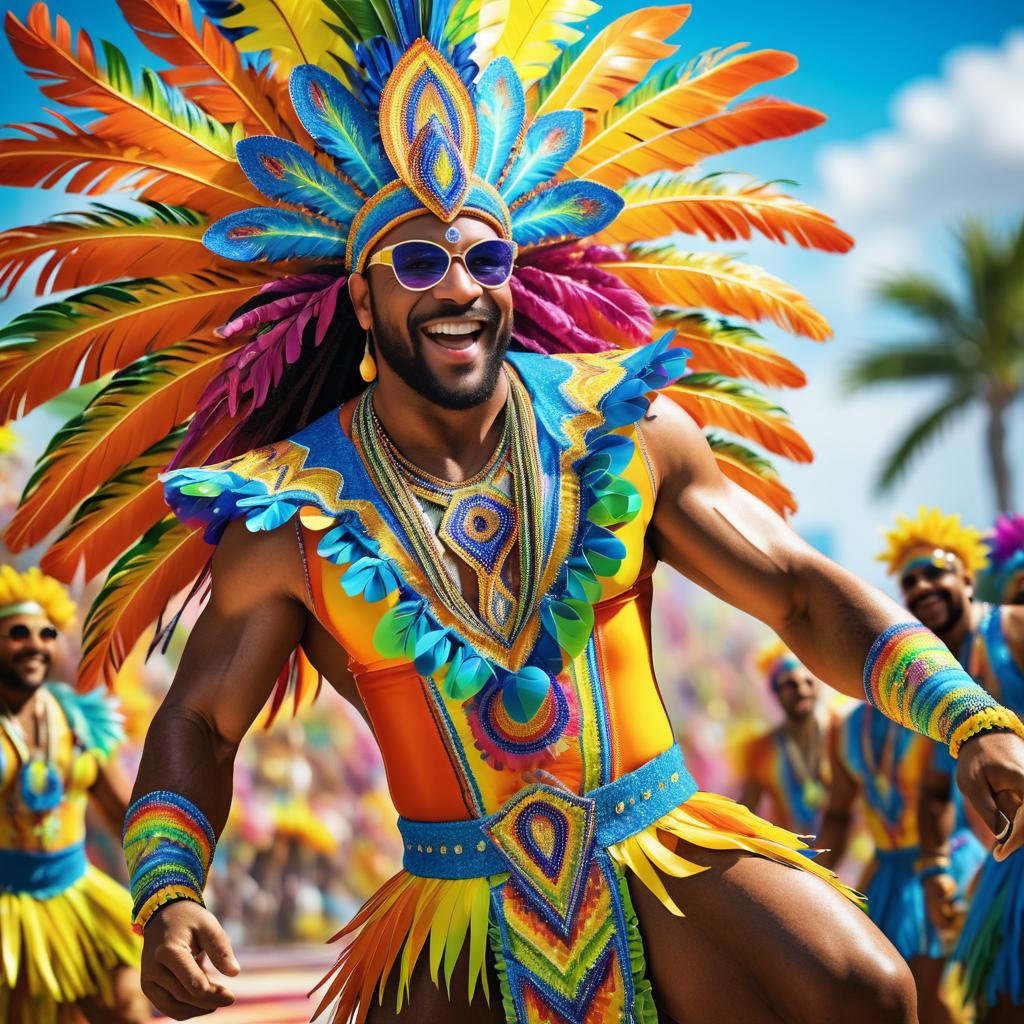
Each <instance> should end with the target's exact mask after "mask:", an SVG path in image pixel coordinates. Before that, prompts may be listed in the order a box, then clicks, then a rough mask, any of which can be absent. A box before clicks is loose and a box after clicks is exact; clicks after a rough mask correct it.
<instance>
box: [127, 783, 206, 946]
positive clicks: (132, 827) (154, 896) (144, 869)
mask: <svg viewBox="0 0 1024 1024" xmlns="http://www.w3.org/2000/svg"><path fill="white" fill-rule="evenodd" d="M122 843H123V846H124V856H125V862H126V863H127V865H128V874H129V877H130V878H131V892H132V901H133V907H132V928H133V929H134V930H135V931H136V932H137V933H139V934H140V935H141V934H142V930H143V929H144V928H145V927H146V924H147V923H148V922H149V919H150V918H151V917H152V916H153V915H154V914H155V913H156V911H157V910H158V909H159V908H160V907H162V906H164V905H165V904H167V903H172V902H174V901H175V900H192V901H193V902H195V903H199V904H200V905H202V906H205V905H206V904H205V903H203V887H204V886H205V884H206V876H207V873H208V872H209V870H210V863H211V862H212V861H213V851H214V847H215V846H216V844H217V837H216V836H215V835H214V832H213V828H212V827H211V826H210V823H209V821H207V819H206V815H205V814H203V812H202V811H201V810H199V808H198V807H196V805H195V804H194V803H192V802H191V801H190V800H187V799H185V797H183V796H181V795H180V794H178V793H172V792H170V791H168V790H157V791H156V792H153V793H147V794H146V795H145V796H143V797H140V798H139V799H138V800H136V801H135V803H133V804H132V805H131V807H129V808H128V813H127V815H126V816H125V820H124V834H123V837H122Z"/></svg>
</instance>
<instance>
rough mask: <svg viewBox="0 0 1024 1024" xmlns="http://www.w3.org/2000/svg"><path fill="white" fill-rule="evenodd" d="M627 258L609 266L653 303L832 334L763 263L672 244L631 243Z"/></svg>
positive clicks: (812, 334) (818, 337)
mask: <svg viewBox="0 0 1024 1024" xmlns="http://www.w3.org/2000/svg"><path fill="white" fill-rule="evenodd" d="M625 255H626V259H625V260H623V261H622V262H619V263H609V264H607V265H605V269H607V270H610V271H611V272H612V273H613V274H616V275H618V276H619V277H621V278H622V279H623V280H624V281H625V282H626V283H627V284H629V285H631V286H632V287H633V288H635V289H636V290H637V291H638V292H640V294H641V295H644V296H645V297H646V298H647V301H648V302H650V303H651V305H652V306H692V307H695V308H701V307H706V308H710V309H714V310H716V311H717V312H719V313H725V314H726V315H727V316H740V317H743V319H745V320H771V321H772V322H773V323H775V324H777V325H778V326H779V327H781V328H782V329H783V330H786V331H790V332H791V333H793V334H802V335H804V336H805V337H808V338H813V339H814V340H815V341H824V340H825V339H826V338H829V337H831V336H832V330H831V328H830V327H829V326H828V323H827V322H826V321H825V319H824V317H822V315H821V314H820V313H819V312H818V311H817V310H816V309H814V307H813V306H812V305H811V304H810V303H809V302H808V301H807V299H805V298H804V297H803V296H802V295H801V294H800V293H799V292H798V291H796V290H795V289H794V288H791V287H790V286H789V285H788V284H786V283H785V282H784V281H780V280H779V279H778V278H777V277H773V276H772V275H771V274H768V273H767V272H765V271H764V270H762V269H761V268H760V267H754V266H751V265H750V264H747V263H740V262H738V261H736V260H734V259H732V258H730V257H729V256H723V255H721V254H719V253H691V252H682V251H680V250H678V249H676V248H675V247H673V246H671V245H668V246H643V245H636V246H631V247H630V248H629V249H627V250H626V253H625Z"/></svg>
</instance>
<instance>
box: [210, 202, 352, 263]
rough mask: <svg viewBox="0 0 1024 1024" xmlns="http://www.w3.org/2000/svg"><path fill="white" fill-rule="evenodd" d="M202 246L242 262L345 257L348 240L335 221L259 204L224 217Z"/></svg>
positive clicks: (214, 225)
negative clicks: (346, 241)
mask: <svg viewBox="0 0 1024 1024" xmlns="http://www.w3.org/2000/svg"><path fill="white" fill-rule="evenodd" d="M203 245H205V246H206V247H207V248H208V249H212V250H213V251H214V252H215V253H217V254H218V255H219V256H223V257H224V258H225V259H229V260H237V261H238V262H239V263H254V262H256V261H257V260H270V261H271V262H274V261H284V260H288V259H295V258H296V257H298V258H300V259H310V260H329V259H343V258H344V256H345V239H344V237H343V236H342V233H341V232H340V231H339V230H338V226H337V225H336V224H330V223H328V222H327V221H323V220H318V219H317V218H315V217H310V216H309V215H308V214H305V213H298V212H296V211H294V210H280V209H278V208H277V207H273V206H257V207H255V208H253V209H251V210H239V211H238V212H237V213H230V214H228V216H227V217H222V218H221V219H220V220H218V221H217V222H216V223H214V224H211V225H210V227H208V228H207V229H206V233H205V234H204V235H203Z"/></svg>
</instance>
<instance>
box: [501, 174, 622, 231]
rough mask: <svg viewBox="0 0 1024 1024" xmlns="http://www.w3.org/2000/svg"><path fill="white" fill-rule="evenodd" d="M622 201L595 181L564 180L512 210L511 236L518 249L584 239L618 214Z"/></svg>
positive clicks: (617, 195) (615, 193)
mask: <svg viewBox="0 0 1024 1024" xmlns="http://www.w3.org/2000/svg"><path fill="white" fill-rule="evenodd" d="M623 203H624V201H623V198H622V196H620V195H619V194H618V192H613V191H612V190H611V189H610V188H607V187H606V186H604V185H598V184H597V182H594V181H563V182H561V183H560V184H558V185H555V186H553V187H552V188H549V189H545V190H544V191H543V192H538V193H537V194H536V195H535V196H533V198H531V199H528V200H526V202H525V203H523V204H522V205H521V206H518V207H516V209H514V210H513V211H512V237H513V239H514V240H515V241H516V242H517V243H518V244H519V245H521V246H528V245H540V244H541V243H542V242H551V241H554V240H555V239H560V240H561V239H569V238H585V237H586V236H587V235H593V234H596V233H597V232H598V231H600V230H601V229H602V228H605V227H607V226H608V225H609V224H611V222H612V221H613V220H615V218H616V217H617V216H618V215H619V211H620V210H621V209H622V207H623Z"/></svg>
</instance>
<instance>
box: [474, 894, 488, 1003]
mask: <svg viewBox="0 0 1024 1024" xmlns="http://www.w3.org/2000/svg"><path fill="white" fill-rule="evenodd" d="M475 881H476V885H475V887H474V888H473V891H472V898H473V907H472V910H471V911H470V929H469V1001H470V1002H471V1003H472V1002H473V993H474V992H475V991H476V982H477V978H479V979H480V987H481V988H482V989H483V991H484V998H485V999H486V1000H487V1001H488V1002H490V992H489V991H488V988H487V970H486V968H485V966H484V958H485V957H486V955H487V931H488V927H487V926H488V922H489V920H490V910H491V887H490V885H489V884H488V881H487V879H486V878H478V879H476V880H475Z"/></svg>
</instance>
